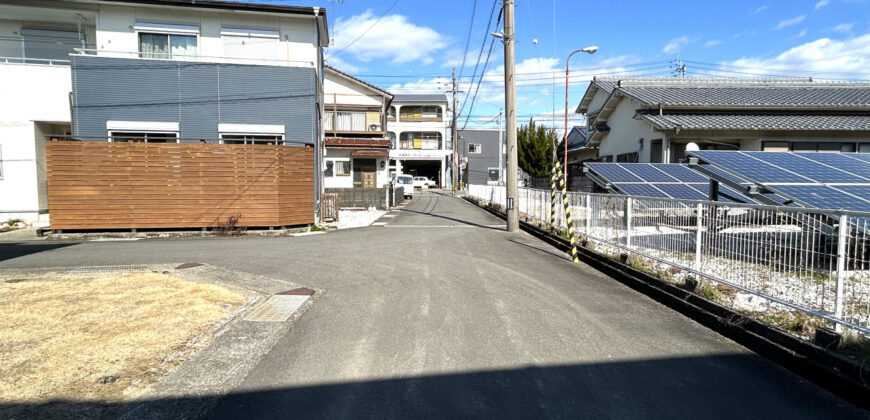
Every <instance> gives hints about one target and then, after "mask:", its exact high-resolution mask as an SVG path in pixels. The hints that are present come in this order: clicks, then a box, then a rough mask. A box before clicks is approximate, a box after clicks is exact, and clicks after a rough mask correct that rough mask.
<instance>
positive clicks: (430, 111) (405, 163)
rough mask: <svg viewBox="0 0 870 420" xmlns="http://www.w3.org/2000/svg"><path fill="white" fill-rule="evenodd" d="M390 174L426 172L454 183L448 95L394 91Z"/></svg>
mask: <svg viewBox="0 0 870 420" xmlns="http://www.w3.org/2000/svg"><path fill="white" fill-rule="evenodd" d="M388 112H389V113H388V118H387V120H388V121H389V128H388V131H387V135H388V136H389V138H390V140H391V141H392V149H391V150H390V164H389V170H390V173H391V174H410V175H418V176H425V177H428V178H430V179H433V180H435V181H436V182H438V185H439V186H441V187H449V186H451V185H452V180H451V175H452V174H451V168H452V165H453V163H452V154H453V151H452V142H451V139H450V121H451V115H450V111H449V110H448V108H447V95H444V94H426V95H419V94H418V95H395V97H394V98H393V105H392V106H391V107H390V108H389V111H388Z"/></svg>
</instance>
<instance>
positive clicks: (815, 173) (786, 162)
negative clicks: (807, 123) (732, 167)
mask: <svg viewBox="0 0 870 420" xmlns="http://www.w3.org/2000/svg"><path fill="white" fill-rule="evenodd" d="M751 157H752V158H755V159H758V160H761V161H764V162H766V163H769V164H771V165H774V166H778V167H780V168H782V169H784V170H787V171H790V172H793V173H795V174H800V176H803V177H805V178H808V179H809V180H811V181H815V182H821V183H834V182H836V183H840V182H848V183H852V182H867V179H864V178H861V177H859V176H856V175H853V174H850V173H848V172H846V171H842V170H840V169H837V168H835V167H833V166H830V165H825V164H822V163H819V162H817V161H815V160H812V159H807V158H806V157H802V156H800V155H798V154H796V153H788V152H762V153H753V154H752V155H751ZM759 182H764V181H759ZM768 182H772V181H768ZM785 182H792V181H785Z"/></svg>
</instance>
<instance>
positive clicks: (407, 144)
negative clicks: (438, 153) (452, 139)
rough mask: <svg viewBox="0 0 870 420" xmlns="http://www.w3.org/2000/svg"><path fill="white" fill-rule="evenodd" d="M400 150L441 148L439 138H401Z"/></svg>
mask: <svg viewBox="0 0 870 420" xmlns="http://www.w3.org/2000/svg"><path fill="white" fill-rule="evenodd" d="M399 149H402V150H441V140H401V141H399Z"/></svg>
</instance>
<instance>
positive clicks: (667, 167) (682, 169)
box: [649, 163, 710, 182]
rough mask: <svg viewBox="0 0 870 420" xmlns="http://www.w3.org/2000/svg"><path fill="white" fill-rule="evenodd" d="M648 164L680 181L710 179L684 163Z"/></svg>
mask: <svg viewBox="0 0 870 420" xmlns="http://www.w3.org/2000/svg"><path fill="white" fill-rule="evenodd" d="M649 165H650V166H652V167H653V168H656V169H658V170H660V171H662V172H664V173H666V174H668V175H670V176H672V177H674V178H676V179H677V180H678V181H680V182H708V181H710V179H709V178H707V177H706V176H704V175H701V174H699V173H698V172H695V171H693V170H691V169H689V167H688V166H686V165H680V164H675V163H650V164H649Z"/></svg>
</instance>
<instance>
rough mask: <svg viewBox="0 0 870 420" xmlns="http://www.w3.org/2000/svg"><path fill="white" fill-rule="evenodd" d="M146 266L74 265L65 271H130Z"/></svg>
mask: <svg viewBox="0 0 870 420" xmlns="http://www.w3.org/2000/svg"><path fill="white" fill-rule="evenodd" d="M145 270H148V267H147V266H145V265H141V264H139V265H87V266H82V267H75V268H72V269H70V270H69V271H67V273H123V272H130V271H145Z"/></svg>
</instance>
